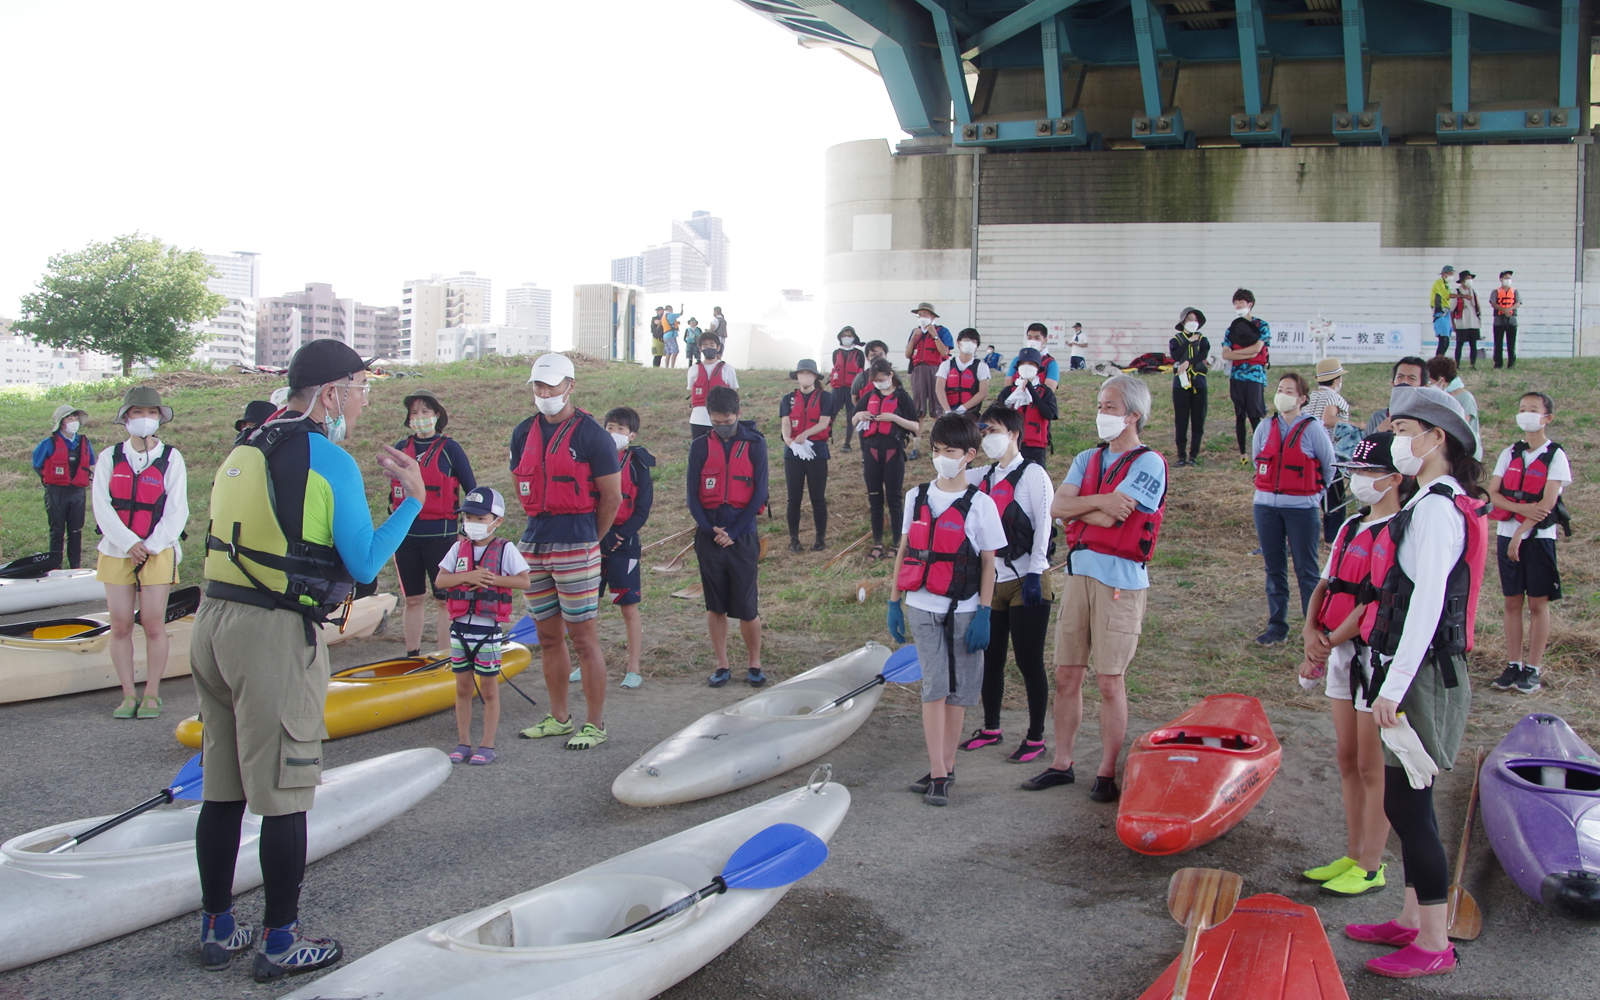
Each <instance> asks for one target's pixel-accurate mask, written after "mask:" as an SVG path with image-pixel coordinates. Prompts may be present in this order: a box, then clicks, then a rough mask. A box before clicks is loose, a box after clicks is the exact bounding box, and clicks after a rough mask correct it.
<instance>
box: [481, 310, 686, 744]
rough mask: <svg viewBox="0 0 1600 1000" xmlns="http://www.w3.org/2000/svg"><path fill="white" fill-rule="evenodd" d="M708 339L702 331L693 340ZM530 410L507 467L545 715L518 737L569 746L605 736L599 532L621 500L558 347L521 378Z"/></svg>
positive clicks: (610, 452) (602, 444) (608, 443)
mask: <svg viewBox="0 0 1600 1000" xmlns="http://www.w3.org/2000/svg"><path fill="white" fill-rule="evenodd" d="M706 340H709V341H710V342H711V343H713V344H714V343H716V338H715V337H710V336H709V335H708V336H707V338H702V344H704V343H705V342H706ZM528 382H529V383H530V384H532V386H533V394H534V399H533V402H534V405H535V406H537V407H538V410H539V412H538V413H536V414H535V415H533V416H531V417H529V418H528V419H526V420H524V421H523V422H522V423H520V424H518V425H517V427H516V429H515V430H513V431H512V432H511V474H512V477H513V478H514V479H515V480H516V483H517V500H518V501H520V502H521V504H522V509H523V511H524V512H525V513H526V514H527V515H528V526H527V528H526V529H525V530H524V531H523V533H522V538H521V540H520V541H518V542H517V549H518V550H519V551H520V552H521V553H522V554H523V556H524V557H525V558H526V559H527V560H528V565H529V566H530V567H531V569H532V577H531V581H532V582H531V583H530V584H529V586H528V593H527V603H528V613H529V614H530V615H532V616H533V619H534V621H535V622H536V623H537V625H538V630H539V655H540V659H541V661H542V664H543V667H544V683H545V688H546V690H547V691H548V692H549V694H550V714H549V715H547V716H545V717H544V719H543V720H542V721H541V722H539V724H538V725H535V726H530V727H528V728H527V729H524V730H523V731H522V736H523V737H524V738H525V739H530V740H531V739H540V738H542V737H546V736H571V739H569V740H567V744H566V745H567V749H569V750H590V749H593V748H594V747H597V746H599V745H600V744H601V743H604V742H605V740H606V728H605V722H604V719H603V715H604V712H605V700H606V660H605V654H604V652H603V651H602V650H601V648H600V631H599V627H598V623H597V621H596V618H597V617H598V616H599V614H600V539H602V538H604V537H605V535H606V533H607V532H608V531H610V530H611V526H612V524H613V523H615V521H616V516H617V511H618V510H619V509H621V507H622V485H621V469H622V466H621V463H620V462H619V461H618V460H617V447H616V443H615V442H614V441H612V440H611V435H609V434H607V433H606V432H605V431H604V430H602V429H601V428H600V425H599V424H597V423H595V421H594V418H593V417H591V416H589V414H587V413H584V412H583V411H582V410H579V409H578V408H577V407H575V406H574V405H573V403H572V396H573V392H574V390H575V388H576V386H577V372H576V370H575V369H574V368H573V366H572V361H571V359H570V358H568V357H567V356H566V355H564V354H555V353H549V354H541V355H539V357H538V360H536V361H534V363H533V373H532V374H531V375H530V376H529V377H528ZM569 635H570V636H571V637H572V648H573V651H574V652H576V653H577V656H578V669H579V671H580V674H579V676H580V677H581V678H582V680H583V700H584V705H585V707H586V709H587V712H588V719H587V720H586V721H585V722H584V725H583V728H582V729H579V730H578V731H577V733H576V734H574V733H573V728H574V727H573V724H572V715H571V713H570V712H569V711H568V707H567V689H568V685H569V684H570V683H571V681H570V680H569V679H568V677H569V675H570V673H571V671H572V657H571V655H570V654H568V652H567V637H568V636H569Z"/></svg>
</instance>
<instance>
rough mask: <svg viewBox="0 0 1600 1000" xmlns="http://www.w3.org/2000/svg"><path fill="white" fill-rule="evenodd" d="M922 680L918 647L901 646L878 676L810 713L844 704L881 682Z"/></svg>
mask: <svg viewBox="0 0 1600 1000" xmlns="http://www.w3.org/2000/svg"><path fill="white" fill-rule="evenodd" d="M920 680H922V664H921V663H920V662H918V660H917V647H915V646H901V647H900V648H899V649H897V650H895V651H894V652H893V653H892V654H891V655H890V656H889V659H888V660H886V661H885V662H884V664H883V672H882V673H880V674H879V675H878V676H876V677H874V678H873V679H872V680H870V681H867V682H866V683H865V684H863V685H861V686H860V687H858V688H856V689H855V690H854V691H851V692H849V693H847V694H842V695H840V696H839V697H837V698H835V699H833V700H832V701H830V702H828V703H827V704H826V705H823V706H821V707H820V708H814V709H812V710H811V712H810V713H809V714H811V715H816V714H817V713H819V712H826V711H827V710H828V709H830V708H833V707H834V706H835V705H842V704H844V703H845V702H847V701H849V700H850V699H851V698H854V697H855V696H856V695H858V694H861V693H862V692H864V691H870V690H872V689H873V688H875V687H877V686H878V685H879V684H885V683H888V682H889V681H894V682H895V683H896V684H910V683H911V682H912V681H920Z"/></svg>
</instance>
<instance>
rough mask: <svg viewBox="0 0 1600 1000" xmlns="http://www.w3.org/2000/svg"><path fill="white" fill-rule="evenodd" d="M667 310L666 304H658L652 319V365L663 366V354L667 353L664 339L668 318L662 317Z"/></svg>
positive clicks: (653, 366)
mask: <svg viewBox="0 0 1600 1000" xmlns="http://www.w3.org/2000/svg"><path fill="white" fill-rule="evenodd" d="M666 311H667V308H666V306H656V314H655V316H654V317H652V318H651V320H650V367H652V368H660V367H661V356H662V355H663V354H665V353H667V344H666V340H665V339H664V338H665V337H666V335H667V330H666V320H665V319H663V318H662V317H663V316H664V315H665V313H666Z"/></svg>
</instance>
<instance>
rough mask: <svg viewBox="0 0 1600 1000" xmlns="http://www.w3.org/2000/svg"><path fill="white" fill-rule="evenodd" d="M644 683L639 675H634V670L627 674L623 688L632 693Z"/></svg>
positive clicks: (624, 677)
mask: <svg viewBox="0 0 1600 1000" xmlns="http://www.w3.org/2000/svg"><path fill="white" fill-rule="evenodd" d="M643 683H644V678H643V677H642V676H640V675H639V674H637V673H634V672H633V671H632V670H630V671H628V672H627V674H625V675H624V676H623V678H622V686H623V687H625V688H627V689H628V690H629V691H632V690H633V689H634V688H636V687H638V686H639V685H640V684H643Z"/></svg>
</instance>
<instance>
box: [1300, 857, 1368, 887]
mask: <svg viewBox="0 0 1600 1000" xmlns="http://www.w3.org/2000/svg"><path fill="white" fill-rule="evenodd" d="M1355 866H1356V859H1355V858H1352V857H1350V856H1349V855H1346V856H1344V857H1342V858H1340V859H1339V860H1338V861H1335V862H1333V863H1331V864H1326V865H1323V866H1322V867H1321V868H1308V869H1306V870H1305V871H1303V872H1301V873H1300V874H1301V875H1302V876H1304V877H1305V879H1306V881H1308V882H1326V881H1328V880H1329V879H1330V878H1337V877H1339V876H1340V875H1343V874H1344V873H1345V872H1347V871H1349V870H1350V869H1352V868H1354V867H1355Z"/></svg>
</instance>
